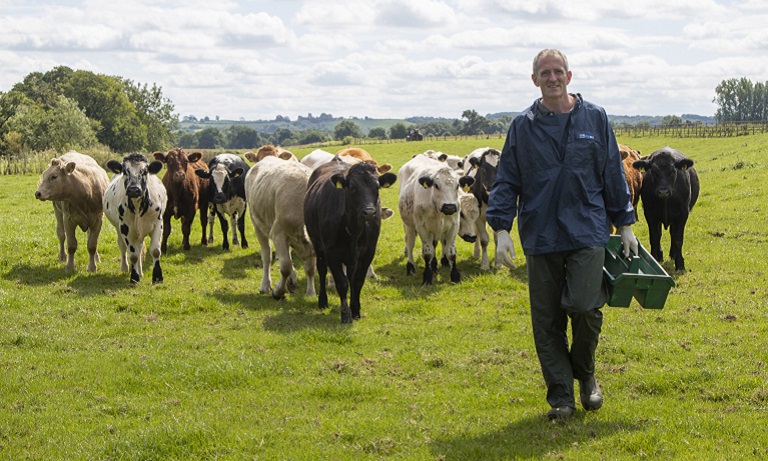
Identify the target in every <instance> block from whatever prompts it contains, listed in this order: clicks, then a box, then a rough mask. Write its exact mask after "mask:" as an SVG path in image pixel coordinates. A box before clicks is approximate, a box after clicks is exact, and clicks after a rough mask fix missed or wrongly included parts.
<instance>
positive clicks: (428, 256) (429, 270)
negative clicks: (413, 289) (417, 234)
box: [421, 237, 435, 285]
mask: <svg viewBox="0 0 768 461" xmlns="http://www.w3.org/2000/svg"><path fill="white" fill-rule="evenodd" d="M421 256H422V257H423V258H424V275H423V277H422V281H421V284H422V285H432V277H433V276H434V274H435V272H434V269H433V266H434V265H435V261H434V259H435V246H434V243H433V242H432V240H431V239H425V238H424V237H422V239H421Z"/></svg>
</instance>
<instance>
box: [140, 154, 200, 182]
mask: <svg viewBox="0 0 768 461" xmlns="http://www.w3.org/2000/svg"><path fill="white" fill-rule="evenodd" d="M152 155H153V156H154V157H155V160H158V161H160V162H163V163H165V165H166V170H167V171H166V173H165V174H166V175H170V178H171V180H172V181H173V182H182V181H184V180H185V179H186V178H187V167H189V164H190V163H195V162H197V161H198V160H200V159H201V158H202V157H203V154H202V153H201V152H192V153H191V154H187V153H186V152H185V151H184V149H182V148H180V147H176V148H173V149H171V150H169V151H168V153H164V152H155V153H154V154H152Z"/></svg>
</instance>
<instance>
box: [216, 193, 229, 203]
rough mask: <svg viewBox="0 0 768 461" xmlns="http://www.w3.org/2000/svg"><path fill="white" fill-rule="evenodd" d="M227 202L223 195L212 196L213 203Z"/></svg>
mask: <svg viewBox="0 0 768 461" xmlns="http://www.w3.org/2000/svg"><path fill="white" fill-rule="evenodd" d="M226 201H227V197H226V196H225V195H224V194H216V195H214V196H213V203H217V204H219V205H220V204H222V203H224V202H226Z"/></svg>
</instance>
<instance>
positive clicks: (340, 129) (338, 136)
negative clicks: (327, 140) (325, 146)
mask: <svg viewBox="0 0 768 461" xmlns="http://www.w3.org/2000/svg"><path fill="white" fill-rule="evenodd" d="M347 136H350V137H353V138H362V137H363V132H362V131H361V130H360V126H359V125H358V124H357V123H355V122H353V121H352V120H342V121H340V122H339V123H337V124H336V127H335V128H334V129H333V139H335V140H337V141H341V140H343V139H344V138H345V137H347Z"/></svg>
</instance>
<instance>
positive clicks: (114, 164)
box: [107, 160, 123, 174]
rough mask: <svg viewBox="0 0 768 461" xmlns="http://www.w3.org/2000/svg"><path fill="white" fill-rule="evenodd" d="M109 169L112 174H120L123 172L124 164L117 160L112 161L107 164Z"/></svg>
mask: <svg viewBox="0 0 768 461" xmlns="http://www.w3.org/2000/svg"><path fill="white" fill-rule="evenodd" d="M107 169H109V170H110V171H111V172H112V173H115V174H120V173H122V172H123V164H122V163H120V162H118V161H117V160H110V161H108V162H107Z"/></svg>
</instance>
